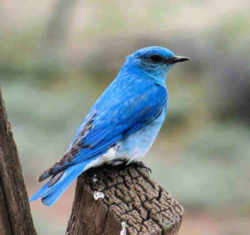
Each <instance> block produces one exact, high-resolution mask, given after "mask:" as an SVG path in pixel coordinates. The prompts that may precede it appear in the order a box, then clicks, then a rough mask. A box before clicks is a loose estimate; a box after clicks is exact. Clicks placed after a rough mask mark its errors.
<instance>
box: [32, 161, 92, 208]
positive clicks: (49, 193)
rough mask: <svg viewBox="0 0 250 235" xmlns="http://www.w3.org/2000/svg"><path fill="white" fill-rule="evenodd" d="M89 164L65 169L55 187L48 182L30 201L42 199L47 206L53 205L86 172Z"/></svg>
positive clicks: (85, 163)
mask: <svg viewBox="0 0 250 235" xmlns="http://www.w3.org/2000/svg"><path fill="white" fill-rule="evenodd" d="M88 162H89V161H88ZM88 162H84V163H80V164H77V165H73V166H70V167H68V168H67V169H65V170H64V173H63V175H62V177H61V178H60V179H59V180H58V181H57V182H56V183H55V184H54V185H52V186H49V182H47V183H46V184H45V185H44V186H42V187H41V189H40V190H38V191H37V192H36V193H35V194H34V195H33V196H32V197H31V198H30V201H34V200H37V199H39V198H41V199H42V202H43V204H45V205H47V206H51V205H53V204H54V203H55V202H56V201H57V200H58V199H59V197H60V196H61V195H62V194H63V193H64V192H65V190H66V189H67V188H68V187H69V186H70V184H71V183H72V182H73V181H74V180H75V179H76V178H77V177H78V176H79V175H80V174H81V173H82V172H83V171H84V169H85V167H86V165H87V163H88Z"/></svg>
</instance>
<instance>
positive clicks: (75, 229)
mask: <svg viewBox="0 0 250 235" xmlns="http://www.w3.org/2000/svg"><path fill="white" fill-rule="evenodd" d="M93 171H94V172H93ZM95 179H97V181H96V180H95ZM95 181H96V182H95ZM95 192H102V193H103V194H104V198H99V199H97V200H95V199H94V193H95ZM182 216H183V208H182V206H181V205H180V204H179V203H178V202H177V201H176V200H175V199H173V198H172V197H171V196H170V194H169V193H168V192H167V191H165V190H164V189H163V188H162V187H161V186H160V185H159V184H157V183H155V182H154V181H153V180H152V179H151V178H150V177H149V173H148V171H147V170H146V169H145V168H138V166H135V165H129V166H127V167H124V166H123V167H122V166H120V167H109V168H104V167H102V168H99V169H96V170H92V171H88V172H87V173H86V174H84V175H81V176H80V177H79V178H78V182H77V187H76V193H75V199H74V204H73V210H72V213H71V218H70V220H69V223H68V228H67V231H66V234H67V235H125V234H126V235H136V234H140V235H162V234H164V235H175V234H177V233H178V230H179V228H180V225H181V221H182ZM124 222H125V223H126V233H125V232H124V233H122V223H123V225H124Z"/></svg>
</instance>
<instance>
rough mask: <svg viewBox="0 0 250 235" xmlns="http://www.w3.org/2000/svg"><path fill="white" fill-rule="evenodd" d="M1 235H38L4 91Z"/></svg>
mask: <svg viewBox="0 0 250 235" xmlns="http://www.w3.org/2000/svg"><path fill="white" fill-rule="evenodd" d="M0 234H1V235H35V234H36V232H35V229H34V226H33V222H32V217H31V213H30V206H29V202H28V196H27V192H26V189H25V185H24V179H23V175H22V169H21V165H20V162H19V159H18V154H17V148H16V144H15V142H14V139H13V136H12V132H11V127H10V123H9V122H8V120H7V114H6V111H5V107H4V103H3V99H2V95H1V90H0Z"/></svg>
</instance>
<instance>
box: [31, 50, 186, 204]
mask: <svg viewBox="0 0 250 235" xmlns="http://www.w3.org/2000/svg"><path fill="white" fill-rule="evenodd" d="M186 60H188V59H187V58H185V57H178V56H175V55H174V53H173V52H171V51H169V50H168V49H166V48H162V47H148V48H143V49H140V50H138V51H136V52H135V53H133V54H132V55H130V56H128V57H127V60H126V62H125V63H124V64H123V66H122V68H121V70H120V72H119V74H118V75H117V77H116V79H115V80H114V81H113V82H112V83H111V84H110V86H109V87H108V88H107V89H106V90H105V91H104V93H103V94H102V95H101V96H100V97H99V98H98V100H97V101H96V103H95V104H94V105H93V107H92V108H91V110H90V111H89V114H88V115H87V116H86V118H85V119H84V120H83V122H82V124H81V125H80V127H79V129H78V130H77V132H76V135H75V136H74V138H73V142H72V144H71V145H70V147H69V149H68V151H67V152H66V153H65V155H64V156H63V158H62V159H61V160H60V161H59V162H57V163H55V164H54V165H53V166H52V167H51V168H50V169H49V170H47V171H45V172H44V173H43V174H42V175H41V176H40V178H39V181H42V180H44V179H46V178H49V177H50V179H49V180H48V182H47V183H46V184H45V185H44V186H43V187H42V188H41V189H40V190H39V191H38V192H36V193H35V194H34V195H33V196H32V197H31V198H30V201H33V200H36V199H39V198H41V199H42V202H43V203H44V204H45V205H48V206H49V205H52V204H53V203H55V202H56V200H57V199H58V198H59V197H60V196H61V195H62V194H63V192H64V191H65V190H66V189H67V188H68V187H69V185H70V184H71V183H72V182H73V181H74V179H75V178H77V177H78V176H79V175H80V174H81V173H82V172H84V171H86V170H87V169H89V168H90V167H95V166H98V165H101V164H103V163H104V162H112V160H115V159H126V160H129V161H133V160H136V159H137V158H138V157H141V156H143V155H145V154H146V152H147V151H148V150H149V148H150V147H151V145H152V144H153V142H154V140H155V138H156V136H157V134H158V132H159V130H160V128H161V126H162V123H163V122H164V119H165V116H166V111H167V101H168V93H167V86H166V83H165V80H166V76H167V73H168V71H169V69H170V68H171V67H172V66H173V64H175V63H177V62H182V61H186Z"/></svg>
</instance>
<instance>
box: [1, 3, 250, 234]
mask: <svg viewBox="0 0 250 235" xmlns="http://www.w3.org/2000/svg"><path fill="white" fill-rule="evenodd" d="M249 9H250V2H249V0H237V1H233V0H231V1H225V0H222V1H218V0H217V1H216V0H210V1H208V0H206V1H198V0H189V1H173V0H164V1H163V0H155V1H149V0H144V1H132V0H128V1H122V0H116V1H115V0H110V1H96V0H92V1H90V0H86V1H77V0H71V1H68V0H50V1H49V0H43V1H39V2H36V1H25V2H23V1H20V0H16V1H7V0H5V1H1V5H0V28H1V36H0V38H1V40H0V85H1V89H2V91H3V95H4V99H5V103H6V106H7V110H8V115H9V119H10V120H11V123H12V126H13V131H14V135H15V139H16V142H17V145H18V150H19V154H20V158H21V162H22V166H23V172H24V176H25V181H26V185H27V187H28V192H29V195H31V194H32V193H33V192H34V191H35V190H37V189H38V188H39V187H40V185H39V184H38V182H37V181H36V179H37V177H38V176H39V175H40V173H41V172H42V171H43V170H45V169H47V168H48V167H50V166H51V165H52V164H53V163H54V162H55V161H56V160H57V159H58V158H60V157H61V156H62V154H63V153H64V151H65V150H66V148H67V147H68V144H69V143H70V141H71V139H72V136H73V134H74V132H75V130H76V128H77V127H78V125H79V124H80V122H81V120H82V119H83V117H84V115H85V114H86V112H87V111H88V109H89V108H90V107H91V105H92V104H93V102H94V101H95V100H96V98H97V97H98V96H99V94H100V93H101V92H102V91H103V89H104V88H105V87H106V86H107V85H108V84H109V83H110V82H111V81H112V79H113V78H114V77H115V76H116V74H117V72H118V71H119V68H120V66H121V64H122V62H123V61H124V59H125V57H126V56H127V55H128V54H130V53H132V52H133V51H134V50H136V49H138V48H141V47H144V46H150V45H160V46H166V47H168V48H169V49H171V50H173V51H174V52H176V54H179V55H185V56H188V57H191V58H192V61H191V62H189V63H185V64H179V65H177V66H176V67H175V68H174V69H173V70H172V71H171V72H170V74H169V76H168V89H169V93H170V94H169V96H170V98H169V99H170V100H169V110H168V116H167V121H166V123H165V125H164V128H163V130H162V131H161V134H160V136H159V138H158V139H157V141H156V143H155V144H154V146H153V148H152V150H151V151H150V152H149V154H148V155H147V158H146V159H145V161H146V164H147V165H148V166H149V167H151V168H152V171H153V173H152V174H153V177H154V178H155V179H156V180H157V181H158V182H160V183H161V184H162V185H163V186H164V187H166V189H167V190H168V191H170V192H171V194H172V195H173V196H174V197H175V198H176V199H177V200H178V201H179V202H181V203H182V205H183V206H184V207H185V216H184V220H183V225H182V227H181V231H180V235H200V234H201V235H236V234H237V235H246V234H250V186H249V184H250V170H249V168H250V144H249V141H250V105H249V104H250V77H249V74H250V63H249V62H250V27H249V25H250V17H249ZM73 193H74V186H72V187H71V188H70V190H68V191H67V192H66V193H65V194H64V196H63V197H62V198H61V199H60V200H59V201H58V203H57V204H56V205H55V206H53V207H51V208H47V207H45V206H43V205H42V204H41V203H40V202H39V201H37V202H34V203H32V204H31V207H32V214H33V217H34V221H35V224H36V227H37V229H38V231H39V234H41V235H43V234H55V235H57V234H58V235H59V234H64V231H65V228H66V223H67V220H68V218H69V215H70V210H71V205H72V200H73Z"/></svg>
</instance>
